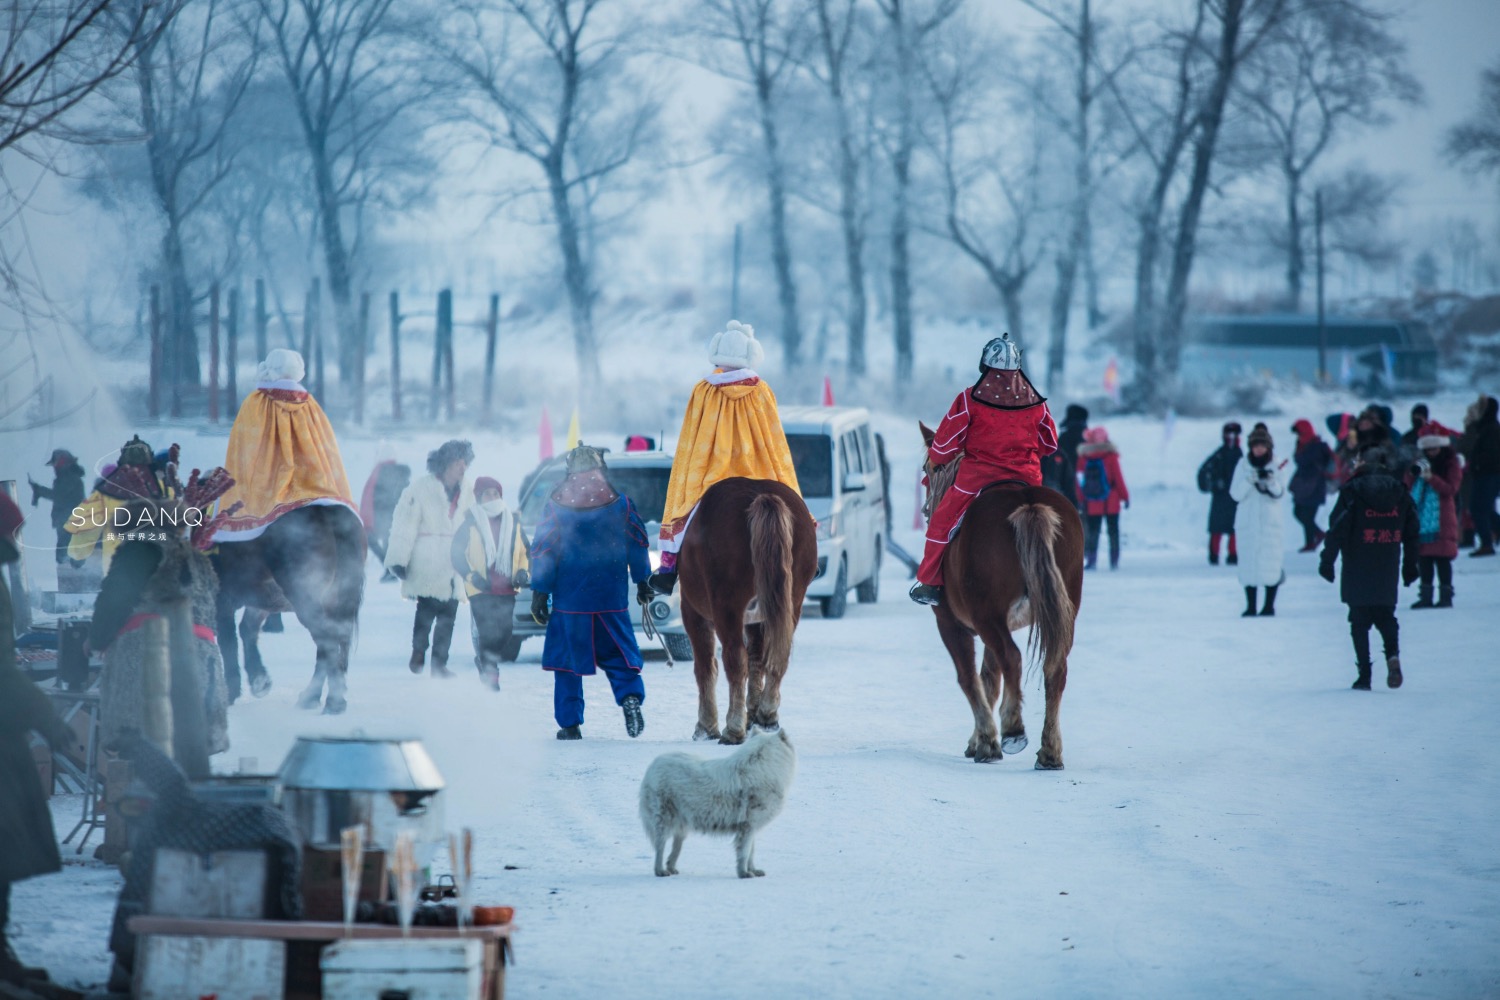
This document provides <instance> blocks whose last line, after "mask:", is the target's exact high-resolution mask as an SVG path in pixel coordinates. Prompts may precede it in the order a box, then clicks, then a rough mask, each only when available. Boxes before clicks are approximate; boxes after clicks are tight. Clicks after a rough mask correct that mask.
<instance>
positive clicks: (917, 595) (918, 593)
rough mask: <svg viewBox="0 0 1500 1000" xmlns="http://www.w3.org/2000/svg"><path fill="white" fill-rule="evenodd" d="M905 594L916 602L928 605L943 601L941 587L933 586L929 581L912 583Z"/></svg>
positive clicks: (931, 605) (935, 605) (932, 605)
mask: <svg viewBox="0 0 1500 1000" xmlns="http://www.w3.org/2000/svg"><path fill="white" fill-rule="evenodd" d="M907 595H908V596H909V597H910V598H911V599H912V600H914V601H916V602H917V603H918V604H926V605H928V606H929V607H937V606H938V605H939V604H942V603H943V588H942V587H934V586H933V585H932V584H930V583H922V582H920V581H919V582H917V583H914V584H912V586H911V590H909V591H907Z"/></svg>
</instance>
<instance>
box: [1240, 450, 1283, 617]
mask: <svg viewBox="0 0 1500 1000" xmlns="http://www.w3.org/2000/svg"><path fill="white" fill-rule="evenodd" d="M1246 444H1248V445H1249V448H1250V450H1249V452H1248V453H1247V454H1246V455H1245V457H1244V458H1242V459H1240V462H1239V464H1238V465H1236V466H1235V467H1234V478H1233V479H1231V480H1230V483H1229V495H1230V496H1231V497H1233V498H1234V500H1235V502H1236V503H1238V504H1239V507H1238V508H1236V510H1235V518H1234V530H1235V532H1236V534H1238V535H1239V541H1240V546H1239V548H1240V564H1239V576H1240V584H1241V586H1243V587H1244V588H1245V611H1244V613H1243V614H1242V615H1241V616H1240V617H1242V618H1253V617H1254V616H1255V615H1256V614H1257V612H1256V610H1255V590H1256V588H1257V587H1264V588H1266V602H1265V604H1263V605H1262V606H1261V609H1260V611H1259V614H1261V615H1264V616H1267V617H1270V616H1272V615H1275V614H1276V588H1277V587H1279V586H1281V581H1282V580H1284V579H1286V573H1285V572H1284V571H1283V569H1282V564H1283V562H1284V559H1285V555H1284V552H1283V550H1282V543H1281V537H1282V521H1283V518H1284V515H1283V514H1282V511H1281V508H1282V503H1281V498H1282V497H1284V496H1285V495H1286V484H1285V483H1283V482H1282V481H1281V470H1280V469H1279V468H1278V467H1276V466H1274V465H1272V464H1271V462H1272V458H1273V442H1272V440H1271V432H1270V430H1269V429H1267V427H1266V425H1265V424H1256V425H1255V429H1254V430H1252V431H1251V432H1250V437H1249V439H1248V440H1247V441H1246ZM1282 464H1283V465H1285V464H1286V463H1284V462H1283V463H1282Z"/></svg>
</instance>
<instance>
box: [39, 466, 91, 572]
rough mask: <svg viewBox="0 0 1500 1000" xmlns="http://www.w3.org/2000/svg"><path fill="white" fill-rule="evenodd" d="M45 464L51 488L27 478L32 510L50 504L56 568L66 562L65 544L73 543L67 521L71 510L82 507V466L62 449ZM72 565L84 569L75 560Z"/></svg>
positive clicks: (71, 513)
mask: <svg viewBox="0 0 1500 1000" xmlns="http://www.w3.org/2000/svg"><path fill="white" fill-rule="evenodd" d="M47 464H48V465H50V466H52V485H51V486H43V485H42V484H41V483H38V482H37V481H36V480H34V479H32V478H31V477H30V476H27V477H26V478H27V481H29V482H30V483H31V506H33V507H35V506H36V505H37V503H38V501H41V500H51V501H52V530H53V531H54V532H56V534H57V564H58V565H59V566H61V565H62V564H63V563H64V562H65V561H67V558H68V543H69V542H70V541H72V540H73V536H72V535H70V534H68V531H67V523H68V518H70V517H72V516H73V508H75V507H77V506H78V505H79V504H81V503H83V497H84V492H83V466H81V465H79V464H78V459H77V458H76V457H75V456H74V455H73V453H72V452H70V451H68V450H66V449H64V448H58V449H56V450H55V451H53V452H52V457H51V458H49V459H47ZM73 564H74V565H75V566H81V565H83V564H82V563H80V562H78V561H77V560H74V561H73Z"/></svg>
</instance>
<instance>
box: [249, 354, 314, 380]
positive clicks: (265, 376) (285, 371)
mask: <svg viewBox="0 0 1500 1000" xmlns="http://www.w3.org/2000/svg"><path fill="white" fill-rule="evenodd" d="M255 374H256V377H257V378H259V379H260V380H261V381H262V382H276V381H280V380H282V379H285V380H287V381H289V382H301V381H302V376H303V375H305V374H307V365H306V364H304V363H303V361H302V355H300V354H298V353H297V352H296V351H292V350H288V349H287V348H285V347H278V348H276V349H275V350H274V351H271V352H270V353H269V354H267V355H266V360H264V361H262V362H261V363H260V367H259V368H257V369H256V370H255Z"/></svg>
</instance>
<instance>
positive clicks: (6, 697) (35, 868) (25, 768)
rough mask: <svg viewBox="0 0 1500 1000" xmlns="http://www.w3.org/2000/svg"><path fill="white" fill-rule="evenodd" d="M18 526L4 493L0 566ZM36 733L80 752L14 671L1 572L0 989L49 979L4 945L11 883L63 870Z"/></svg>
mask: <svg viewBox="0 0 1500 1000" xmlns="http://www.w3.org/2000/svg"><path fill="white" fill-rule="evenodd" d="M20 526H21V512H20V510H19V509H18V508H17V507H16V505H15V504H14V503H12V502H11V499H10V497H8V496H6V495H5V494H3V493H0V566H3V565H4V564H5V563H8V562H14V561H15V560H16V559H17V558H18V557H19V555H20V552H19V550H18V549H17V547H16V540H15V539H16V530H17V529H18V528H20ZM33 732H35V733H38V734H40V735H41V736H43V737H44V738H45V739H46V740H47V742H48V743H50V744H52V746H53V747H54V748H56V749H58V750H63V749H67V750H69V751H76V750H77V747H78V739H77V737H75V736H74V735H73V730H72V728H71V727H69V726H67V725H66V724H65V723H64V722H63V721H62V720H61V719H59V718H58V717H57V713H56V712H54V711H53V710H52V703H51V702H50V701H48V700H47V696H46V695H44V694H42V692H41V689H39V688H38V687H37V686H36V685H35V684H33V683H32V682H31V680H30V678H28V677H27V676H26V675H25V674H23V673H21V670H20V668H19V667H17V666H16V643H15V625H14V622H13V621H12V620H11V604H10V589H9V588H8V587H7V586H6V583H5V576H4V574H3V573H0V983H9V984H11V985H15V986H21V985H24V984H25V983H27V982H31V981H35V980H46V978H47V973H46V971H45V970H43V969H38V968H34V967H32V966H28V965H25V964H23V963H22V962H21V960H20V959H19V958H18V957H17V956H16V953H15V951H14V950H12V949H11V946H10V941H9V940H8V939H7V938H6V935H5V929H6V925H7V924H8V923H9V922H10V884H11V883H12V882H19V881H21V880H22V879H28V878H31V877H33V876H35V875H46V874H49V873H50V872H55V871H58V870H60V869H61V868H62V859H61V858H60V857H59V856H58V852H57V835H56V834H55V833H54V832H53V830H52V811H51V810H50V809H49V808H48V807H47V797H46V796H45V795H44V794H43V792H42V783H41V781H40V780H39V779H38V778H37V771H36V763H35V761H34V759H33V757H32V754H31V741H30V739H29V735H30V734H31V733H33ZM27 995H28V996H29V995H30V994H27Z"/></svg>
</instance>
